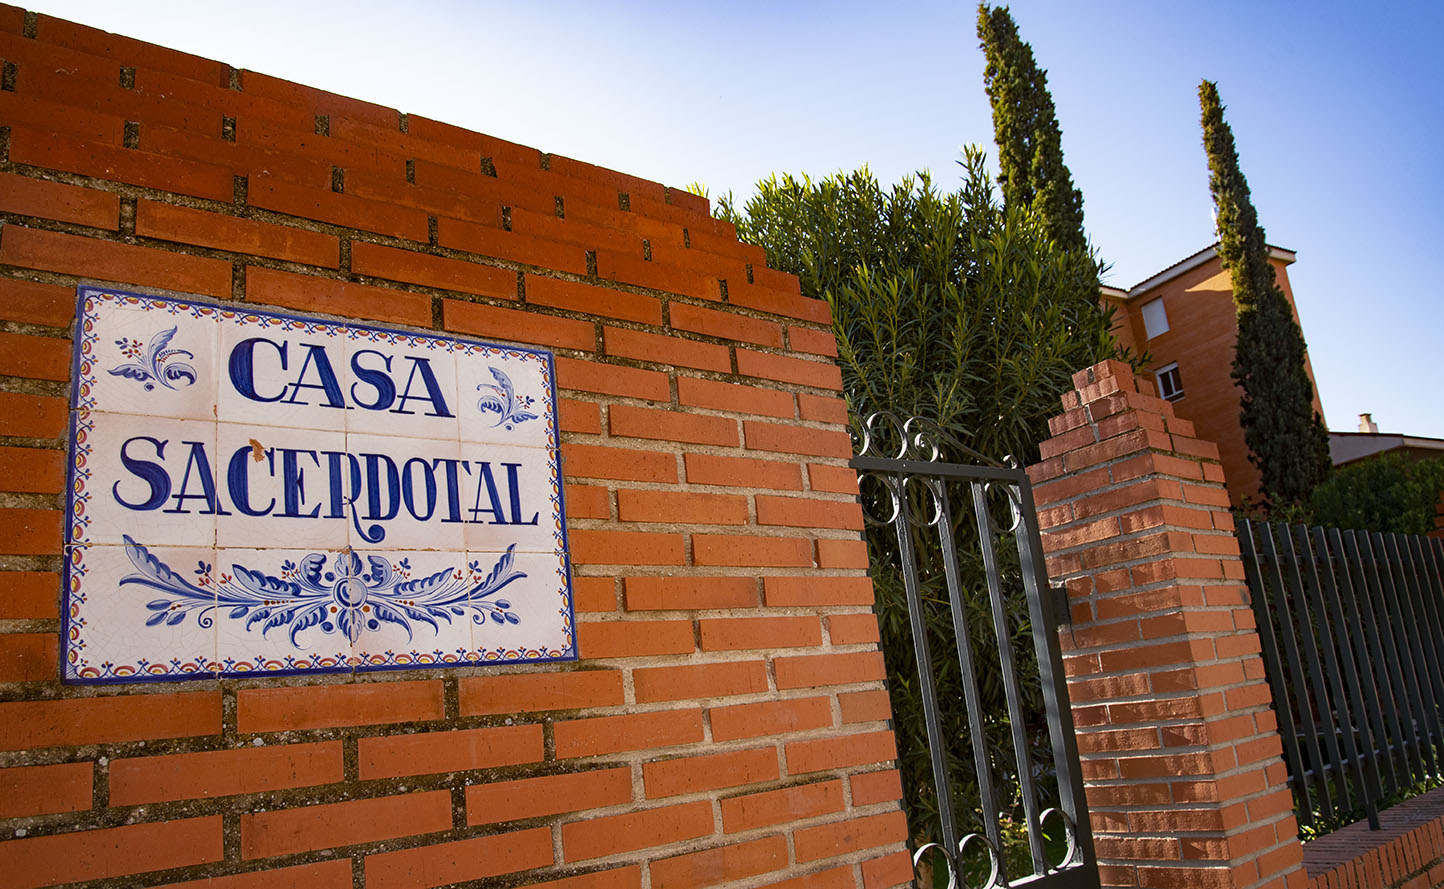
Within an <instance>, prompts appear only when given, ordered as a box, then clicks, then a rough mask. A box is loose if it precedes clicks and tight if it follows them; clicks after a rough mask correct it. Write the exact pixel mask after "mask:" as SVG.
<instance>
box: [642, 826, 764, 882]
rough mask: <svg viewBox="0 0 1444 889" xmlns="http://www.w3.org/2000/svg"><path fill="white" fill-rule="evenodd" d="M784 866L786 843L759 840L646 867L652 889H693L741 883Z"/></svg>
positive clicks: (663, 860) (655, 862)
mask: <svg viewBox="0 0 1444 889" xmlns="http://www.w3.org/2000/svg"><path fill="white" fill-rule="evenodd" d="M786 866H787V840H785V839H783V838H782V837H780V836H770V837H762V838H761V839H756V840H750V841H748V842H745V843H737V844H736V845H732V846H719V847H716V848H713V849H703V850H702V851H700V852H689V853H688V854H686V855H677V856H675V857H672V858H664V859H662V860H660V861H654V862H652V864H651V865H650V869H651V873H652V885H653V886H654V887H656V889H693V887H696V886H712V885H715V884H717V883H726V882H731V881H733V880H741V879H744V878H746V877H753V876H756V875H758V874H765V873H768V872H770V871H775V870H780V869H782V868H784V867H786Z"/></svg>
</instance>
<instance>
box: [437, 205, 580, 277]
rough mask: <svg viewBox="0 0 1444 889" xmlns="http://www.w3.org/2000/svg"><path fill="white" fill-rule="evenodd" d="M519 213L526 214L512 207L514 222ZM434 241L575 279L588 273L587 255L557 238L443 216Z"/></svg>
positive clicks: (576, 246) (575, 246) (573, 245)
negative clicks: (572, 275) (535, 235)
mask: <svg viewBox="0 0 1444 889" xmlns="http://www.w3.org/2000/svg"><path fill="white" fill-rule="evenodd" d="M463 212H464V210H463ZM522 212H525V211H523V210H520V209H518V208H515V207H513V208H512V215H513V221H515V217H516V215H518V214H519V213H522ZM549 234H550V233H549ZM437 241H438V242H439V243H440V244H441V246H443V247H451V248H454V249H457V250H465V251H466V252H468V253H477V254H481V255H483V256H495V257H497V258H498V259H507V260H511V261H512V262H520V263H525V264H526V265H532V266H537V267H539V268H544V269H555V270H556V271H560V272H571V273H573V274H577V275H584V274H586V272H587V251H586V250H585V249H584V248H583V247H582V246H579V245H578V244H576V243H573V242H568V241H564V240H561V239H560V238H556V239H554V238H551V237H533V236H531V235H527V234H523V233H521V232H519V231H515V230H513V231H505V230H503V229H501V228H497V227H496V226H494V225H476V224H475V223H472V222H463V221H461V220H457V219H451V218H448V217H446V216H442V217H441V218H440V219H439V220H437Z"/></svg>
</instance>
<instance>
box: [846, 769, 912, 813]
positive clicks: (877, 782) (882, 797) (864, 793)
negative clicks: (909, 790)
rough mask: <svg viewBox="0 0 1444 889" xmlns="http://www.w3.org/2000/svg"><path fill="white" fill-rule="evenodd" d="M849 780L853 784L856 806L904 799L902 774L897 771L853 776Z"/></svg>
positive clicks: (853, 799) (853, 796)
mask: <svg viewBox="0 0 1444 889" xmlns="http://www.w3.org/2000/svg"><path fill="white" fill-rule="evenodd" d="M849 780H850V782H851V784H852V804H853V805H854V806H870V805H872V804H874V803H890V802H894V801H896V800H900V799H902V795H903V792H902V773H901V772H899V771H898V770H897V769H884V770H883V771H881V772H865V773H863V774H861V775H853V776H852V777H851V778H850V779H849Z"/></svg>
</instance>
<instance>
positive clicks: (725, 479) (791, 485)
mask: <svg viewBox="0 0 1444 889" xmlns="http://www.w3.org/2000/svg"><path fill="white" fill-rule="evenodd" d="M682 460H683V464H684V465H685V467H686V470H687V481H689V482H691V483H692V484H694V485H718V486H726V487H734V488H771V489H772V490H791V491H800V490H802V472H801V471H800V469H799V467H798V466H797V464H795V463H781V462H778V461H775V460H759V459H757V458H755V457H719V456H714V455H712V454H690V453H689V454H684V455H683V456H682Z"/></svg>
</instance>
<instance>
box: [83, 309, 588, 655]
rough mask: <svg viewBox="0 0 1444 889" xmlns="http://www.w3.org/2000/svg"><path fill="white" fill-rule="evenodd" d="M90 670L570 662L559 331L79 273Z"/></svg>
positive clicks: (571, 639) (85, 606) (85, 595)
mask: <svg viewBox="0 0 1444 889" xmlns="http://www.w3.org/2000/svg"><path fill="white" fill-rule="evenodd" d="M72 376H73V379H74V387H73V392H72V405H71V407H72V410H71V436H72V442H71V462H70V484H69V512H68V516H67V523H66V524H67V530H66V593H65V595H66V602H65V606H66V607H65V612H64V614H65V620H64V628H63V632H64V678H65V679H66V680H67V681H72V682H80V683H85V682H135V681H138V680H143V679H156V680H173V679H186V678H201V677H211V676H215V675H217V674H219V675H223V676H240V675H251V674H266V673H270V674H282V673H321V672H341V671H350V670H374V669H397V668H407V667H435V666H445V665H484V664H502V663H522V662H527V663H530V662H538V661H555V660H574V659H575V658H576V654H577V651H576V644H575V637H574V634H573V615H572V604H571V584H570V578H569V574H568V566H567V545H566V533H565V528H564V523H563V509H562V484H561V475H560V466H559V460H558V456H557V444H558V442H557V424H556V388H555V383H554V379H555V373H554V370H553V364H552V357H551V355H550V354H549V353H547V352H542V351H536V350H532V349H523V348H518V347H515V346H501V345H494V344H491V343H481V342H473V341H470V340H463V339H456V338H452V337H443V336H437V335H434V334H430V333H415V332H410V331H404V330H391V329H385V328H379V327H371V326H365V325H361V324H351V323H348V322H345V321H334V320H325V319H320V318H310V317H303V316H297V315H282V314H273V313H268V312H259V311H252V310H250V309H247V308H243V307H233V306H221V305H212V304H207V303H203V302H196V301H192V300H185V299H171V298H162V297H157V296H142V295H138V294H130V293H119V292H114V291H106V290H97V289H91V288H82V289H81V291H80V294H79V304H78V310H77V330H76V348H75V368H74V372H73V374H72Z"/></svg>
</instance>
